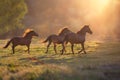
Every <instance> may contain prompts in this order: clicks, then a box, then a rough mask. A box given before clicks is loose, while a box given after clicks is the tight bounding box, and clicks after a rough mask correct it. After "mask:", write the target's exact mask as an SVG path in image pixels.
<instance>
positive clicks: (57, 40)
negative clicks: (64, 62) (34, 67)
mask: <svg viewBox="0 0 120 80" xmlns="http://www.w3.org/2000/svg"><path fill="white" fill-rule="evenodd" d="M69 33H71V31H70V30H69V29H68V28H63V29H61V30H60V32H59V34H58V35H55V34H53V35H50V36H48V37H47V39H46V40H45V41H44V42H43V43H45V42H48V45H47V50H46V53H48V49H49V46H50V45H51V43H53V44H54V51H55V53H57V50H56V46H57V45H56V44H62V45H64V43H63V40H64V38H65V36H66V35H67V34H69Z"/></svg>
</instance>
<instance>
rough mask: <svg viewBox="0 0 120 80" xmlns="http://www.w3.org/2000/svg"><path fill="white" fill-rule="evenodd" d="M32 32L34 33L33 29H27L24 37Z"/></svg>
mask: <svg viewBox="0 0 120 80" xmlns="http://www.w3.org/2000/svg"><path fill="white" fill-rule="evenodd" d="M31 31H33V29H26V30H25V31H24V33H23V37H25V36H26V35H27V34H28V33H29V32H31Z"/></svg>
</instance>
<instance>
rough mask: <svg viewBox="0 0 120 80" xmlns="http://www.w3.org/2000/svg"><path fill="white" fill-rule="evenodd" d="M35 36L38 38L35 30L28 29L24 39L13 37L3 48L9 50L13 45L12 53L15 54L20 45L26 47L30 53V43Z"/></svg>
mask: <svg viewBox="0 0 120 80" xmlns="http://www.w3.org/2000/svg"><path fill="white" fill-rule="evenodd" d="M33 36H38V34H37V33H36V32H34V31H33V30H30V29H27V30H26V31H25V33H24V35H23V36H22V37H13V38H12V39H11V40H10V41H8V42H7V44H6V45H5V46H4V47H3V48H7V47H8V46H9V45H10V43H12V51H13V54H14V53H15V47H16V46H18V45H26V46H27V48H28V53H30V43H31V39H32V37H33Z"/></svg>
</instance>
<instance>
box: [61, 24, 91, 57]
mask: <svg viewBox="0 0 120 80" xmlns="http://www.w3.org/2000/svg"><path fill="white" fill-rule="evenodd" d="M86 33H89V34H92V33H93V32H92V31H91V29H90V27H89V25H84V27H83V28H82V29H81V30H80V31H78V32H77V33H73V32H72V33H69V34H67V35H66V37H65V39H64V44H67V43H68V42H70V44H71V50H72V53H73V54H74V50H73V48H74V44H81V46H82V50H80V51H79V52H78V53H80V52H82V51H84V53H85V54H86V51H85V48H84V43H85V40H86V39H85V37H86ZM64 51H65V45H63V49H62V53H61V55H62V54H63V53H64Z"/></svg>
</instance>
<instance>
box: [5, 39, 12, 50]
mask: <svg viewBox="0 0 120 80" xmlns="http://www.w3.org/2000/svg"><path fill="white" fill-rule="evenodd" d="M11 42H12V39H11V40H10V41H8V42H7V44H6V45H5V46H4V47H3V48H7V47H8V46H9V45H10V43H11Z"/></svg>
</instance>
